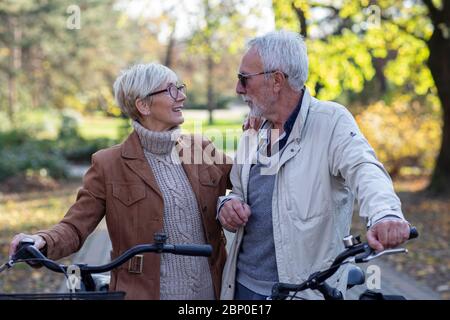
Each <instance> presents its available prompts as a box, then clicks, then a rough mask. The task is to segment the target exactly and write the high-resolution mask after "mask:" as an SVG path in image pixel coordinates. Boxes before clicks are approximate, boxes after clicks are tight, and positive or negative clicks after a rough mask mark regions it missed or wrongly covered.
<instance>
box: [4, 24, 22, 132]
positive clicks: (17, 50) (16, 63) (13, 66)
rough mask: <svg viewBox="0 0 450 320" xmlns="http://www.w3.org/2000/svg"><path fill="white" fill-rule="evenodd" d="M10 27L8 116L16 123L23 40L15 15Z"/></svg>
mask: <svg viewBox="0 0 450 320" xmlns="http://www.w3.org/2000/svg"><path fill="white" fill-rule="evenodd" d="M8 28H9V32H10V35H11V40H12V41H11V44H10V55H9V64H10V65H9V72H8V111H7V113H8V118H9V120H10V121H11V124H12V125H13V126H14V125H15V117H14V115H15V112H16V103H17V90H16V79H17V72H18V70H19V69H20V67H21V61H22V56H21V53H22V51H21V46H20V45H21V44H20V42H21V40H22V32H21V30H20V28H19V26H18V20H17V18H15V17H10V18H9V19H8Z"/></svg>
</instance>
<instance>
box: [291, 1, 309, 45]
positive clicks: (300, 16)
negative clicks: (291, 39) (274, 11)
mask: <svg viewBox="0 0 450 320" xmlns="http://www.w3.org/2000/svg"><path fill="white" fill-rule="evenodd" d="M291 6H292V10H294V11H295V14H296V15H297V19H298V21H299V22H300V34H301V35H302V36H303V37H304V38H305V39H306V37H307V36H308V30H307V26H306V17H305V13H304V12H303V10H302V9H301V8H297V7H296V6H295V4H294V2H291Z"/></svg>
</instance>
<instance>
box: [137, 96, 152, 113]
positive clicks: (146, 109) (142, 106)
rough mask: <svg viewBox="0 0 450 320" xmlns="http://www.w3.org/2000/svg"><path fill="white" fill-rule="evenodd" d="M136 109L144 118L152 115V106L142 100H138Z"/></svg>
mask: <svg viewBox="0 0 450 320" xmlns="http://www.w3.org/2000/svg"><path fill="white" fill-rule="evenodd" d="M135 107H136V109H137V111H138V112H139V113H140V114H141V115H142V116H148V115H150V105H149V104H148V103H146V102H145V101H144V100H142V99H136V102H135Z"/></svg>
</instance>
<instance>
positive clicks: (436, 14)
mask: <svg viewBox="0 0 450 320" xmlns="http://www.w3.org/2000/svg"><path fill="white" fill-rule="evenodd" d="M422 2H423V3H424V4H425V6H426V7H427V8H428V11H429V12H430V17H431V21H433V24H434V26H437V25H438V24H439V23H441V22H442V21H441V20H442V19H441V11H439V10H438V9H437V8H436V7H435V6H434V4H433V1H432V0H422ZM444 2H445V1H444Z"/></svg>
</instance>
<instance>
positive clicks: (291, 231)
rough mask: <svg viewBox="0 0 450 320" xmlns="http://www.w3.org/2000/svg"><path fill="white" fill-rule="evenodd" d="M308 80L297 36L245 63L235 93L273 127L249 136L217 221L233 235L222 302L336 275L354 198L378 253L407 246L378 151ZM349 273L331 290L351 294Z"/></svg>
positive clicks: (273, 36)
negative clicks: (332, 268)
mask: <svg viewBox="0 0 450 320" xmlns="http://www.w3.org/2000/svg"><path fill="white" fill-rule="evenodd" d="M307 75H308V57H307V53H306V46H305V44H304V42H303V40H302V39H301V37H300V36H299V35H298V34H296V33H292V32H287V31H278V32H271V33H268V34H266V35H264V36H261V37H257V38H254V39H252V40H251V41H250V42H249V44H248V50H247V52H246V53H245V55H244V56H243V58H242V61H241V65H240V68H239V73H238V78H239V81H238V82H237V86H236V92H237V93H238V94H240V95H242V97H243V99H244V101H245V102H246V103H247V104H248V105H249V107H250V109H251V110H252V113H253V114H256V115H260V116H262V117H263V118H265V119H266V120H265V121H264V122H263V124H262V126H261V128H260V130H258V131H257V132H256V131H255V130H248V131H246V132H244V134H243V136H242V138H241V142H240V145H239V149H238V152H237V155H236V159H235V164H234V166H233V169H232V171H231V181H232V183H233V190H232V192H231V193H230V194H229V195H228V196H226V197H222V198H220V199H219V202H218V208H217V209H218V219H219V221H220V222H221V224H222V225H223V227H224V228H226V229H227V230H229V231H231V232H236V236H235V238H234V243H233V244H232V247H231V250H230V253H229V257H228V260H227V262H226V265H225V269H224V274H223V283H222V292H221V298H222V299H233V298H234V299H265V298H267V296H270V293H271V288H272V286H273V284H274V283H276V282H278V281H280V282H287V283H300V282H302V281H304V280H306V279H307V277H308V276H309V275H310V274H311V273H313V272H316V271H319V270H323V269H325V268H327V267H329V265H330V264H331V262H332V261H333V259H334V258H335V257H336V256H337V254H338V253H339V252H341V251H342V250H343V249H344V247H343V244H342V238H343V237H344V236H346V235H348V234H349V231H350V225H351V217H352V212H353V202H354V199H355V198H356V199H357V201H358V203H359V205H360V216H362V217H366V218H367V220H368V231H367V239H368V242H369V244H370V246H371V247H372V248H374V249H376V250H383V249H385V248H391V247H395V246H397V245H399V244H401V243H403V242H404V241H406V240H407V239H408V236H409V224H408V223H407V222H406V221H405V219H404V217H403V214H402V212H401V204H400V200H399V198H398V197H397V196H396V194H395V192H394V189H393V186H392V181H391V179H390V177H389V175H388V173H387V172H386V170H385V169H384V167H383V165H382V164H381V163H380V162H379V161H378V160H377V158H376V156H375V153H374V151H373V149H372V147H371V146H370V145H369V143H368V142H367V140H366V139H365V138H364V136H363V135H362V133H361V132H360V130H359V129H358V126H357V124H356V123H355V120H354V118H353V117H352V115H351V114H350V113H349V112H348V111H347V109H346V108H345V107H343V106H341V105H339V104H337V103H334V102H328V101H327V102H325V101H320V100H317V99H315V98H314V97H312V96H311V95H310V93H309V91H308V89H307V88H306V87H305V82H306V79H307ZM346 274H347V273H346V268H341V270H339V271H338V272H337V273H336V274H335V275H334V276H333V277H332V278H330V280H329V281H328V283H329V284H330V285H332V286H335V287H337V288H338V289H340V290H341V291H344V292H345V290H344V289H345V287H346ZM300 296H302V297H304V298H308V299H318V298H320V297H321V296H320V294H318V293H317V292H314V291H310V290H309V291H304V292H302V293H300Z"/></svg>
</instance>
